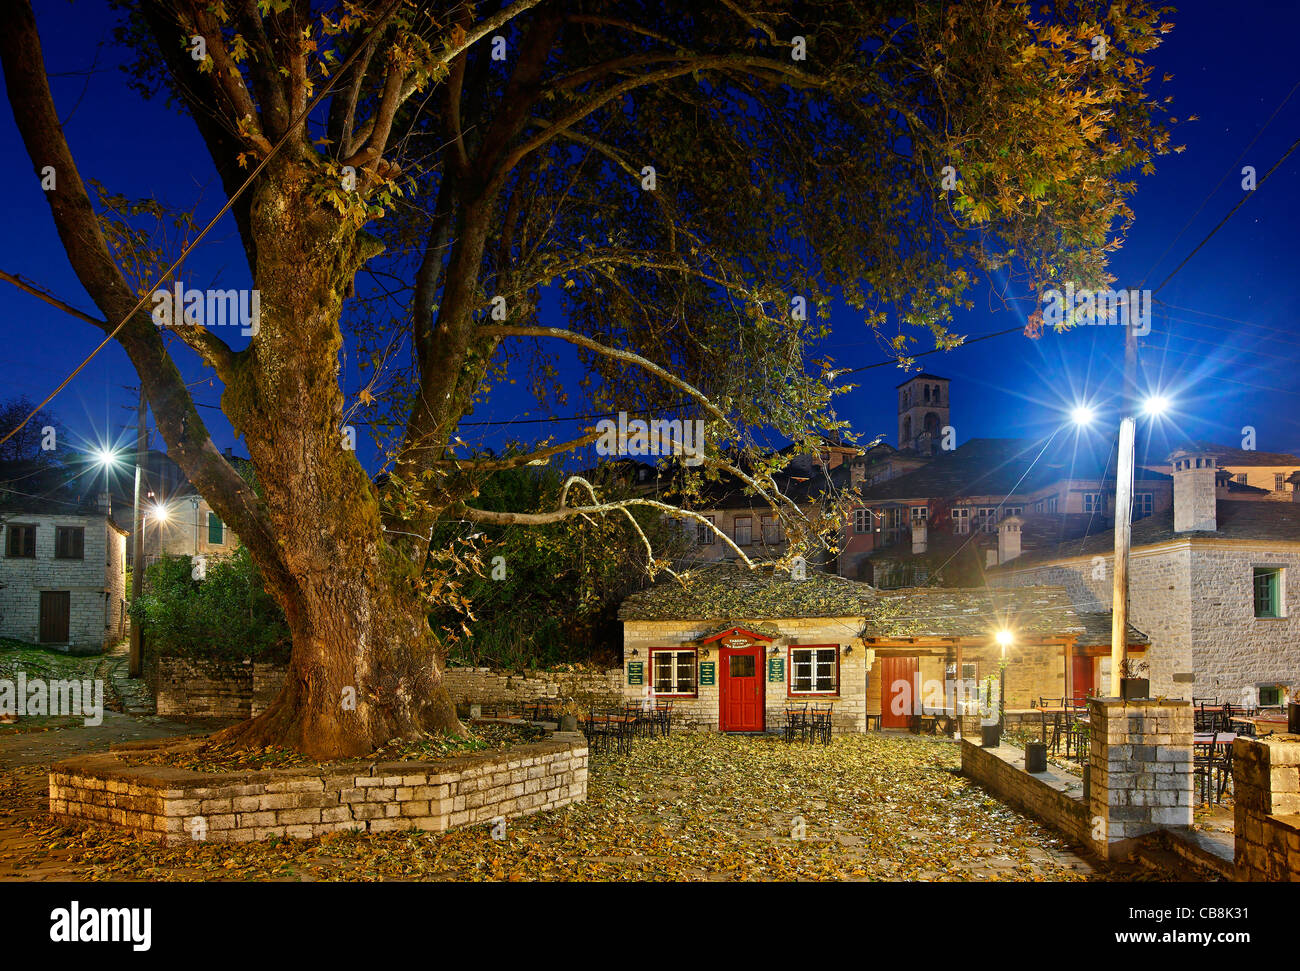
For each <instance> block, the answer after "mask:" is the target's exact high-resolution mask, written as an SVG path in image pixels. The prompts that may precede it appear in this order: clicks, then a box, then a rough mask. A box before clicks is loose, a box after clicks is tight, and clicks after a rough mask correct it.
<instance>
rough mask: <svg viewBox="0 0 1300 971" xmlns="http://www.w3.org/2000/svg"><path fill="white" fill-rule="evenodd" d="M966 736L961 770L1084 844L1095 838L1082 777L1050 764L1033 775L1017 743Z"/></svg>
mask: <svg viewBox="0 0 1300 971" xmlns="http://www.w3.org/2000/svg"><path fill="white" fill-rule="evenodd" d="M974 737H975V738H976V739H977V741H975V742H971V741H970V740H969V739H967V738H966V737H965V736H963V737H962V742H961V771H962V775H964V776H966V777H967V778H968V779H974V780H975V781H976V782H978V783H979V784H980V785H981V786H983V787H984V788H985V789H987V790H989V792H992V793H993V794H994V795H996V796H997V797H998V798H999V799H1001V800H1002V801H1003V802H1005V803H1008V804H1009V805H1012V806H1015V807H1016V808H1017V809H1019V810H1021V811H1023V812H1026V813H1029V815H1031V816H1034V817H1036V818H1038V819H1041V820H1042V821H1043V822H1045V823H1047V824H1048V825H1050V826H1053V827H1055V828H1056V829H1057V830H1059V831H1060V832H1062V833H1064V834H1065V835H1066V836H1068V837H1070V839H1072V840H1075V841H1076V842H1079V843H1082V844H1084V845H1089V844H1091V842H1092V837H1091V833H1092V823H1091V820H1090V817H1089V813H1088V806H1087V805H1086V804H1085V802H1084V799H1083V782H1082V780H1080V779H1078V778H1076V777H1074V776H1071V775H1069V774H1068V773H1066V772H1064V771H1062V770H1061V769H1058V768H1056V767H1055V766H1052V765H1048V767H1047V768H1048V771H1046V772H1039V773H1036V774H1034V775H1030V774H1029V773H1028V772H1026V771H1025V753H1024V752H1023V751H1021V750H1020V749H1019V748H1016V747H1015V746H1013V745H1000V746H998V747H997V748H995V749H986V748H981V747H980V745H979V742H978V738H979V736H978V734H976V735H975V736H974Z"/></svg>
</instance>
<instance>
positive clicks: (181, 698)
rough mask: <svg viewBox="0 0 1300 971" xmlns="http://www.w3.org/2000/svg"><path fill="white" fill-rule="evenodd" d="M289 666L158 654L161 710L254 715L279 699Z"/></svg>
mask: <svg viewBox="0 0 1300 971" xmlns="http://www.w3.org/2000/svg"><path fill="white" fill-rule="evenodd" d="M285 670H286V669H285V667H284V665H282V664H270V663H266V662H262V661H257V662H253V661H249V660H243V661H217V660H212V659H207V658H189V657H169V656H162V657H154V658H152V659H151V660H150V663H149V679H150V680H151V682H152V683H153V687H154V697H155V698H156V699H157V713H158V714H159V715H164V716H189V717H192V718H251V717H252V716H253V715H256V714H258V713H259V712H261V711H263V710H264V709H265V708H266V706H267V705H269V704H270V703H271V702H272V701H274V700H275V696H276V695H278V694H279V693H280V689H281V688H282V687H283V686H284V677H285Z"/></svg>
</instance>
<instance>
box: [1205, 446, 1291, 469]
mask: <svg viewBox="0 0 1300 971" xmlns="http://www.w3.org/2000/svg"><path fill="white" fill-rule="evenodd" d="M1187 450H1188V451H1202V452H1210V453H1212V454H1213V455H1214V457H1215V459H1216V460H1217V461H1218V463H1219V464H1220V465H1229V466H1233V465H1300V456H1297V455H1292V454H1291V453H1290V452H1256V451H1254V450H1253V449H1251V450H1247V449H1244V448H1234V447H1233V446H1231V445H1220V444H1218V443H1217V442H1193V443H1192V444H1191V446H1190V447H1189V448H1188V449H1187Z"/></svg>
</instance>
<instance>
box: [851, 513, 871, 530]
mask: <svg viewBox="0 0 1300 971" xmlns="http://www.w3.org/2000/svg"><path fill="white" fill-rule="evenodd" d="M853 531H854V532H855V533H869V532H871V510H870V509H855V510H853Z"/></svg>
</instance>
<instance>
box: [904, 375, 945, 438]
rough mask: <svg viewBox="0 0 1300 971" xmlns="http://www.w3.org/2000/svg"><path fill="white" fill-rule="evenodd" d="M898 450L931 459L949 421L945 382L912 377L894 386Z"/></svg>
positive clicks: (924, 376)
mask: <svg viewBox="0 0 1300 971" xmlns="http://www.w3.org/2000/svg"><path fill="white" fill-rule="evenodd" d="M896 390H897V391H898V448H899V450H900V451H905V450H912V451H916V452H920V453H922V454H924V455H931V454H933V453H934V452H935V451H936V450H938V448H939V441H940V438H941V436H942V432H943V427H944V426H945V425H949V424H951V422H950V421H949V420H948V418H949V414H950V411H949V401H948V379H947V378H941V377H939V375H937V374H915V375H913V376H912V377H910V378H908V379H907V380H906V381H904V382H903V383H902V384H900V385H898V387H897V389H896Z"/></svg>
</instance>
